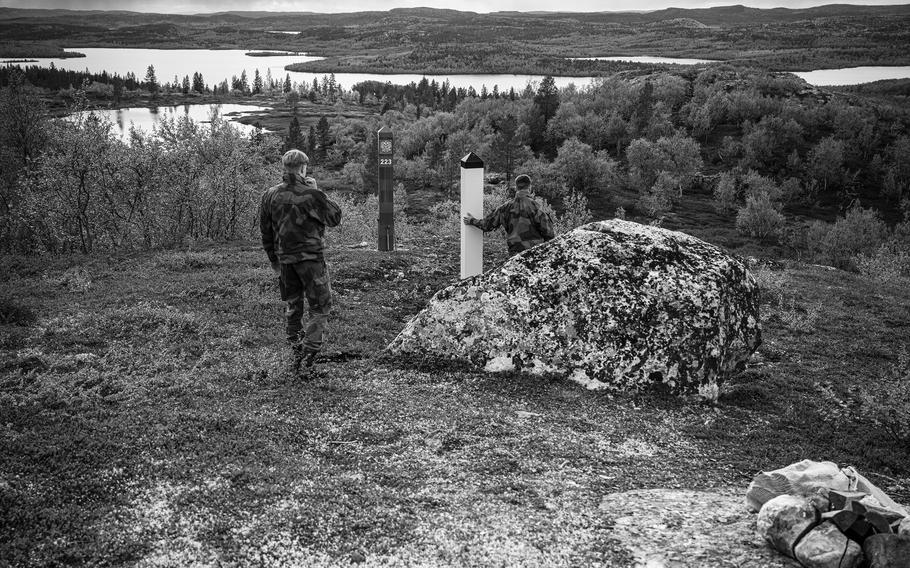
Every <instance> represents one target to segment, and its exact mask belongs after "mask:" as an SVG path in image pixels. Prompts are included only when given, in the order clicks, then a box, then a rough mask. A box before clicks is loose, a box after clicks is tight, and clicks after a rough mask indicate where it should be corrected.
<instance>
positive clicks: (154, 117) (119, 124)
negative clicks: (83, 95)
mask: <svg viewBox="0 0 910 568" xmlns="http://www.w3.org/2000/svg"><path fill="white" fill-rule="evenodd" d="M259 110H266V107H260V106H256V105H235V104H192V105H190V104H188V105H177V106H161V107H152V108H145V107H130V108H121V109H115V110H109V109H102V110H94V111H91V112H94V113H95V114H96V115H99V116H102V117H107V118H109V119H110V120H111V122H112V123H113V124H114V128H115V132H117V133H118V134H119V135H120V139H121V140H123V141H124V142H128V141H129V134H130V128H131V127H135V128H138V129H140V130H144V131H145V132H148V133H151V132H152V129H153V128H154V126H155V125H156V124H158V123H159V122H160V121H161V120H162V119H163V118H180V117H184V116H185V117H188V118H191V119H192V120H194V121H196V122H201V123H208V122H209V121H211V119H212V115H213V113H214V114H219V115H221V116H222V117H224V118H226V119H227V120H228V121H230V122H231V124H232V125H233V126H234V127H236V128H238V129H239V130H240V131H241V132H244V133H246V134H249V133H251V132H252V131H253V130H255V127H253V126H250V125H247V124H241V123H239V122H235V121H233V120H232V118H235V117H237V116H238V115H242V114H245V113H249V112H254V111H259ZM86 112H89V111H86Z"/></svg>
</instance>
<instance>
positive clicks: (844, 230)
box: [807, 207, 889, 270]
mask: <svg viewBox="0 0 910 568" xmlns="http://www.w3.org/2000/svg"><path fill="white" fill-rule="evenodd" d="M888 236H889V232H888V227H887V226H886V225H885V223H884V221H882V220H881V218H880V217H879V216H878V213H876V212H875V211H874V210H873V209H864V208H862V207H853V208H851V209H850V210H849V211H847V214H846V215H845V216H844V217H841V218H840V219H838V220H837V221H836V222H835V223H834V224H833V225H828V226H825V225H824V224H818V223H814V224H813V225H812V226H811V227H810V234H809V235H807V244H808V246H809V247H810V248H809V250H810V251H812V252H814V253H815V256H816V260H817V261H819V262H825V263H827V264H830V265H831V266H835V267H837V268H841V269H844V270H857V269H858V268H857V265H856V263H855V261H854V259H856V258H857V257H858V256H860V255H874V254H875V251H877V250H878V249H879V247H881V246H882V244H883V243H884V242H885V240H886V239H887V238H888Z"/></svg>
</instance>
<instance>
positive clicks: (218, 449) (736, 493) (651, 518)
mask: <svg viewBox="0 0 910 568" xmlns="http://www.w3.org/2000/svg"><path fill="white" fill-rule="evenodd" d="M408 249H409V250H407V251H400V252H396V253H392V254H387V253H378V252H373V251H369V250H351V249H342V248H338V249H333V250H332V251H331V253H330V255H329V258H328V262H329V265H330V269H331V271H332V276H333V283H334V288H335V309H334V315H333V320H332V324H331V326H332V327H331V329H332V336H331V340H330V346H329V349H328V351H327V353H326V355H327V358H326V360H325V361H324V363H323V364H322V366H323V368H324V370H325V376H324V377H322V378H318V379H316V380H314V381H313V382H308V383H302V382H299V381H296V380H293V379H291V378H290V377H288V376H287V374H286V373H285V371H284V369H285V357H286V355H287V353H286V351H285V348H284V346H283V345H282V341H281V338H282V332H281V318H282V304H281V303H280V302H279V301H278V298H277V290H276V287H277V286H276V282H275V280H274V277H273V275H272V273H271V272H270V270H269V268H268V265H267V263H266V262H265V258H264V255H263V254H262V253H261V251H260V250H259V249H258V247H257V246H256V245H255V244H252V243H236V244H233V245H224V246H217V247H208V248H201V249H196V250H189V251H171V252H157V253H143V254H135V255H125V256H112V257H96V258H92V259H87V258H69V259H61V258H53V259H42V258H28V259H26V258H21V257H5V258H3V259H2V261H0V566H33V565H62V564H105V565H131V566H214V565H228V566H229V565H244V566H245V565H253V564H255V565H264V566H288V565H295V564H296V565H301V566H320V565H326V566H327V565H332V566H344V565H348V564H361V565H366V566H417V565H434V566H466V565H497V566H578V565H585V566H598V565H602V566H635V565H647V566H717V567H720V566H733V565H737V566H756V567H757V566H789V565H792V564H788V561H787V560H786V559H784V558H782V557H779V556H777V555H776V554H773V553H772V552H771V550H770V549H769V548H767V547H766V546H765V545H764V544H763V543H762V542H761V541H760V540H758V539H757V538H756V536H755V534H754V533H753V532H752V528H753V525H754V515H750V514H749V513H747V512H746V509H745V505H744V503H743V501H742V499H741V497H742V495H743V493H744V492H745V489H746V486H747V485H748V483H749V481H750V480H751V478H752V476H753V475H754V474H755V473H756V472H757V471H759V470H762V469H774V468H778V467H781V466H783V465H786V464H789V463H792V462H794V461H798V460H800V459H803V458H810V459H816V460H832V461H835V462H839V463H842V464H850V465H853V466H855V467H856V468H857V469H858V470H859V471H860V472H862V473H863V474H865V475H867V477H869V478H870V480H872V481H873V482H874V483H876V484H878V485H879V486H880V487H881V488H882V489H883V490H885V491H887V492H888V493H889V494H890V495H891V496H892V497H894V498H895V499H897V500H898V501H902V502H904V503H907V502H908V501H910V449H908V448H910V444H908V443H907V439H906V438H905V437H902V436H906V435H907V431H906V430H901V429H900V427H899V426H900V424H901V423H900V422H899V420H900V416H904V417H906V415H905V414H904V415H902V414H901V412H902V411H905V410H906V408H907V406H903V407H901V406H900V404H905V405H906V404H907V401H906V394H905V393H906V392H908V391H907V390H904V391H903V393H904V395H903V396H904V399H901V398H900V396H901V393H900V392H882V390H881V389H879V388H878V385H883V384H900V382H899V381H901V380H903V381H904V383H903V384H906V382H907V381H910V355H908V354H907V350H908V349H910V345H908V344H907V337H908V328H910V289H908V288H907V287H906V286H901V285H899V284H882V283H878V282H874V281H871V280H866V279H863V278H861V277H859V276H857V275H853V274H849V273H845V272H841V271H835V270H829V269H827V268H824V267H816V266H807V265H796V264H788V263H784V264H781V263H778V264H774V265H772V266H768V265H759V266H755V267H753V268H754V271H755V273H756V274H757V276H758V279H759V283H760V285H761V287H762V291H763V300H762V306H761V307H762V312H763V316H762V319H763V324H764V335H763V339H764V342H763V345H762V346H761V347H760V349H759V351H758V353H757V354H756V356H755V357H754V358H753V360H752V363H751V364H750V366H749V368H748V369H747V371H746V372H745V373H743V374H741V375H739V376H737V377H735V378H734V379H733V380H732V381H731V382H729V383H727V384H726V385H725V386H724V388H723V389H722V392H721V396H720V399H719V401H718V403H717V404H714V405H712V404H707V403H704V402H701V401H700V400H699V399H698V398H697V397H689V398H681V397H675V396H671V395H669V394H667V393H663V392H647V393H642V394H637V395H629V394H609V393H604V392H597V393H595V392H589V391H586V390H584V389H583V388H582V387H580V386H578V385H576V384H574V383H571V382H569V381H566V380H563V379H561V378H559V377H549V376H544V377H529V376H525V375H521V376H519V375H513V374H505V375H487V374H483V373H480V372H477V371H476V370H474V369H469V368H461V367H440V366H438V365H437V366H434V365H431V364H425V363H421V362H420V361H416V362H415V361H410V362H405V361H399V360H395V359H391V358H388V357H383V356H381V349H382V348H383V347H384V346H385V345H387V344H388V342H389V341H390V340H391V339H392V338H393V337H394V336H395V335H396V333H397V332H398V331H399V330H400V329H401V328H402V327H403V326H404V323H405V322H406V321H407V319H408V318H409V317H411V316H412V315H413V314H415V313H416V312H417V311H418V310H419V309H420V308H421V307H422V306H423V305H424V304H425V303H426V301H427V300H428V298H429V297H430V296H431V295H432V294H433V292H435V291H436V290H438V289H439V288H441V287H443V286H444V285H447V284H448V283H451V282H452V281H453V280H454V279H456V277H457V259H456V258H455V256H454V255H453V253H454V252H455V251H457V247H449V246H445V245H444V244H442V245H441V244H439V243H432V244H430V243H420V242H415V243H409V244H408ZM500 254H501V253H500ZM902 400H903V402H902ZM889 417H891V418H889Z"/></svg>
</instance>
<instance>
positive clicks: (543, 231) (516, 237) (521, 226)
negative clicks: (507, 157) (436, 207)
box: [464, 174, 555, 256]
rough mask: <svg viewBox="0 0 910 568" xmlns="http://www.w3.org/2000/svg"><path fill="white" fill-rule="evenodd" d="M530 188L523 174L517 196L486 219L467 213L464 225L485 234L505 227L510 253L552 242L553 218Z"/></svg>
mask: <svg viewBox="0 0 910 568" xmlns="http://www.w3.org/2000/svg"><path fill="white" fill-rule="evenodd" d="M530 190H531V178H530V177H528V176H526V175H524V174H522V175H520V176H518V177H517V178H515V199H513V200H512V201H509V202H507V203H504V204H503V205H500V206H499V207H497V208H496V210H495V211H493V212H492V213H490V214H489V215H487V216H486V217H484V218H483V219H476V218H475V217H474V216H473V215H471V214H470V213H468V214H467V215H465V217H464V222H465V225H472V226H474V227H477V228H478V229H480V230H482V231H483V232H484V233H486V232H487V231H492V230H494V229H496V228H498V227H502V228H503V229H504V230H505V232H506V245H508V247H509V255H510V256H514V255H516V254H518V253H520V252H521V251H523V250H528V249H529V248H531V247H533V246H535V245H539V244H540V243H542V242H545V241H549V240H550V239H552V238H553V237H554V236H555V233H554V232H553V221H552V220H551V219H550V216H549V215H548V214H547V213H546V212H545V211H543V210H542V209H541V208H540V206H539V205H538V204H537V202H536V201H535V200H534V199H533V198H532V197H531V195H530Z"/></svg>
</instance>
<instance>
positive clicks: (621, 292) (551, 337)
mask: <svg viewBox="0 0 910 568" xmlns="http://www.w3.org/2000/svg"><path fill="white" fill-rule="evenodd" d="M759 343H760V330H759V318H758V292H757V287H756V284H755V281H754V279H753V278H752V276H751V275H750V274H749V273H748V271H747V270H746V267H745V266H744V264H743V263H742V262H741V261H740V260H738V259H736V258H734V257H732V256H730V255H729V254H727V253H726V252H724V251H723V250H721V249H720V248H718V247H716V246H714V245H710V244H708V243H706V242H704V241H701V240H699V239H696V238H694V237H691V236H689V235H686V234H683V233H678V232H674V231H668V230H666V229H661V228H657V227H651V226H647V225H640V224H638V223H632V222H628V221H622V220H618V219H614V220H610V221H601V222H596V223H590V224H588V225H584V226H582V227H579V228H578V229H575V230H574V231H572V232H570V233H567V234H565V235H561V236H560V237H557V238H556V239H554V240H552V241H549V242H547V243H545V244H543V245H540V246H537V247H534V248H532V249H530V250H527V251H525V252H523V253H521V254H519V255H516V256H514V257H512V258H511V259H509V260H508V261H507V262H505V263H504V264H503V265H501V266H499V267H498V268H495V269H493V270H491V271H489V272H487V273H486V274H483V275H481V276H476V277H473V278H468V279H465V280H462V281H461V282H458V283H457V284H454V285H452V286H449V287H448V288H446V289H444V290H441V291H440V292H438V293H437V294H436V295H435V296H434V297H433V298H432V300H431V301H430V303H429V305H428V306H427V307H426V308H425V309H424V310H423V311H422V312H421V313H419V314H418V315H417V316H415V317H414V318H413V319H412V320H411V321H410V322H409V323H408V324H407V326H406V327H405V329H404V330H403V331H402V332H401V333H400V334H399V335H398V337H397V338H395V340H394V341H393V342H392V343H391V344H390V345H389V347H388V351H389V352H391V353H392V354H411V355H419V356H430V357H435V358H446V359H455V360H461V361H466V362H470V363H473V364H476V365H478V366H481V367H483V368H484V369H485V370H487V371H503V370H521V371H524V372H530V373H556V374H561V375H564V376H568V377H571V378H572V379H574V380H576V381H578V382H580V383H582V384H584V385H586V386H587V387H589V388H604V387H606V388H611V389H614V390H641V389H643V388H645V387H647V386H649V385H651V384H653V383H655V382H662V383H664V384H665V385H667V386H668V387H669V388H670V389H671V390H672V391H674V392H679V393H685V392H696V391H699V392H701V393H702V394H705V393H710V392H711V391H712V390H714V392H716V387H717V383H718V380H719V379H723V378H724V377H726V376H727V375H729V374H731V373H732V372H734V371H735V370H736V369H738V368H740V367H741V366H742V365H743V364H744V362H745V361H746V360H747V359H748V358H749V356H750V355H751V354H752V352H754V351H755V349H756V348H757V347H758V345H759Z"/></svg>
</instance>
